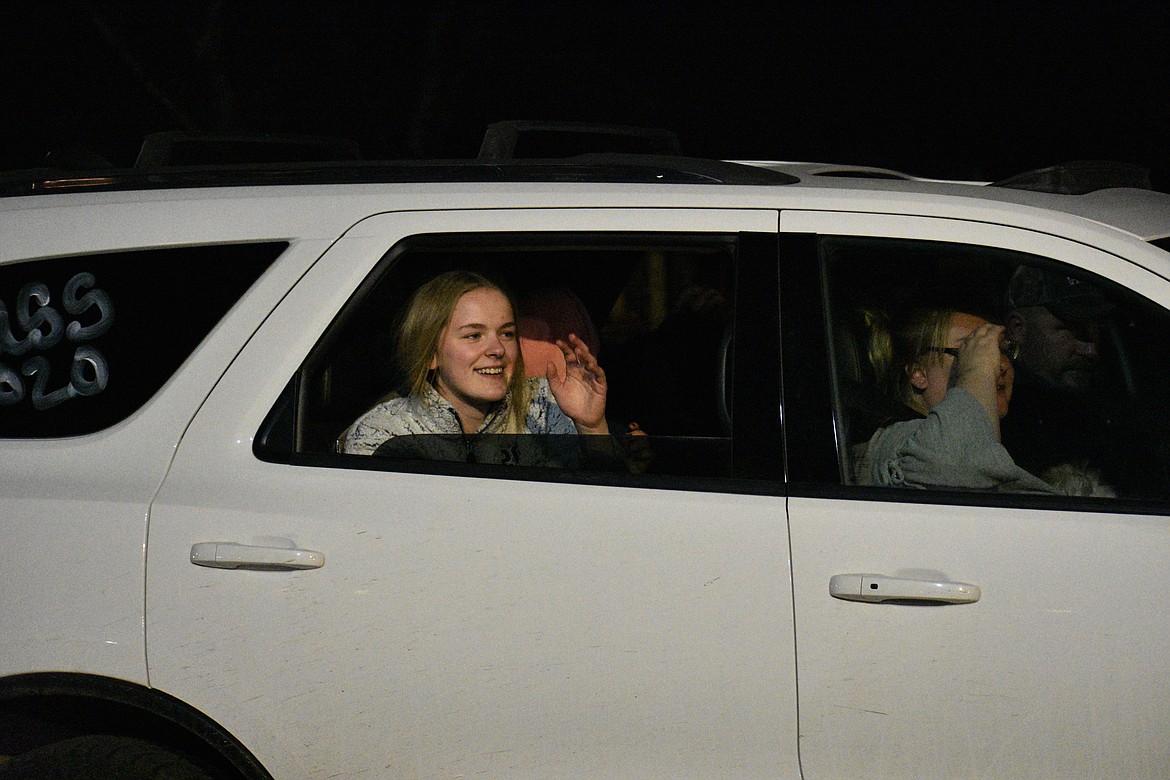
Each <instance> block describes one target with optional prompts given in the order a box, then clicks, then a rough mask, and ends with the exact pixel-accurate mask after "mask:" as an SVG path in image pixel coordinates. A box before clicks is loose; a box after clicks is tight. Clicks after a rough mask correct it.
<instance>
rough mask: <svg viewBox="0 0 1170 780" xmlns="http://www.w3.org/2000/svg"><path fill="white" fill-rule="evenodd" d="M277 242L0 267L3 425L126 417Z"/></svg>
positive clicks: (59, 427)
mask: <svg viewBox="0 0 1170 780" xmlns="http://www.w3.org/2000/svg"><path fill="white" fill-rule="evenodd" d="M286 246H287V244H284V243H279V244H275V243H268V244H248V245H240V246H210V247H184V248H180V249H158V250H144V251H136V252H116V253H110V254H100V255H85V256H81V257H63V258H55V259H52V260H37V261H35V262H27V263H17V264H12V265H4V266H0V436H3V437H7V438H16V437H38V438H42V437H61V436H76V435H80V434H86V433H92V432H95V431H99V430H101V429H103V428H106V427H108V426H110V425H113V424H114V423H116V422H119V421H120V420H122V419H124V418H126V417H128V416H129V415H130V414H132V413H133V412H135V411H136V410H137V409H139V408H140V407H141V406H142V405H143V404H144V403H146V401H147V400H148V399H149V398H150V397H151V396H152V395H154V394H155V393H156V392H157V391H158V389H159V388H160V387H162V385H163V383H164V382H166V381H167V379H169V378H170V376H171V375H172V374H173V373H174V372H175V370H176V369H177V368H178V367H179V365H180V364H181V363H182V362H183V361H184V360H186V358H187V356H188V355H190V354H191V352H192V351H193V350H194V349H195V347H196V346H197V345H198V344H199V342H200V341H202V340H203V338H204V337H205V336H206V335H207V333H208V332H209V331H210V330H211V328H212V327H213V326H214V325H215V323H216V322H218V321H219V320H220V318H221V317H223V315H224V314H225V313H226V312H227V310H228V309H229V308H230V307H231V306H232V304H234V303H235V302H236V301H237V300H238V299H239V297H240V296H241V295H243V293H244V291H245V290H247V289H248V287H249V286H250V285H251V284H252V283H253V282H254V281H255V280H256V279H257V278H258V277H259V275H260V274H261V273H262V272H263V271H264V269H265V268H267V267H268V266H269V265H270V264H271V263H272V261H273V260H274V259H275V258H276V257H277V256H278V255H279V254H280V253H281V252H282V251H283V250H284V248H285V247H286Z"/></svg>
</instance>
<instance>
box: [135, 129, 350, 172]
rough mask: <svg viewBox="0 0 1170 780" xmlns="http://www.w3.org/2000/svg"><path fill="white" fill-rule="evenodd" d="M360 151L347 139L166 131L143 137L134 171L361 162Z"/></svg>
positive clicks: (277, 134) (281, 134)
mask: <svg viewBox="0 0 1170 780" xmlns="http://www.w3.org/2000/svg"><path fill="white" fill-rule="evenodd" d="M361 158H362V155H361V151H360V149H359V148H358V145H357V143H356V142H354V141H351V140H349V139H348V138H329V137H326V136H316V135H290V134H286V133H211V132H188V131H182V130H178V131H169V132H165V133H153V134H151V135H148V136H146V138H145V139H144V140H143V142H142V148H141V149H140V150H139V152H138V159H137V160H135V161H134V167H135V168H136V169H142V168H170V167H174V166H177V165H224V164H228V165H230V164H233V163H277V162H283V163H305V162H332V161H342V160H360V159H361Z"/></svg>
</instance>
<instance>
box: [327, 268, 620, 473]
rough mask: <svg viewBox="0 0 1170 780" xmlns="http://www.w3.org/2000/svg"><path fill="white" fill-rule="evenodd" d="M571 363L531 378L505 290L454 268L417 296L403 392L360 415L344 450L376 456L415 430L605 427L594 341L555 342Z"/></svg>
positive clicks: (406, 337) (403, 339)
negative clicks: (588, 343)
mask: <svg viewBox="0 0 1170 780" xmlns="http://www.w3.org/2000/svg"><path fill="white" fill-rule="evenodd" d="M558 346H559V347H560V349H561V352H562V353H563V354H564V356H565V362H566V370H565V372H564V375H563V376H562V375H560V374H559V373H558V372H557V370H556V368H555V367H554V366H553V365H552V364H550V365H548V366H546V367H545V376H543V377H534V378H531V379H526V378H525V372H524V363H523V360H524V359H523V356H522V355H521V352H520V344H519V339H518V337H517V334H516V322H515V307H514V306H513V305H512V302H511V300H510V299H509V298H508V296H507V294H506V293H505V292H504V290H503V289H502V288H501V287H500V286H499V285H497V284H495V283H494V282H492V281H491V280H490V279H488V278H487V277H484V276H481V275H480V274H476V273H472V272H470V271H450V272H448V273H445V274H442V275H440V276H437V277H435V278H434V279H432V280H431V281H429V282H427V283H426V284H424V285H423V286H422V287H420V288H419V289H418V290H417V291H416V292H415V294H414V296H413V297H412V298H411V301H410V303H409V305H408V307H407V311H406V316H405V317H404V319H403V324H402V328H401V331H400V334H399V342H398V358H399V362H400V364H401V366H402V368H403V369H404V371H405V372H406V376H407V381H406V383H405V384H406V387H405V388H404V389H405V390H406V393H405V395H404V396H401V397H398V398H392V399H390V400H389V401H384V402H382V403H380V404H378V405H376V406H375V407H374V408H372V409H370V410H369V411H368V412H366V413H365V414H363V415H362V416H361V417H360V418H358V420H357V421H356V422H354V423H353V425H351V426H350V427H349V429H348V430H347V431H346V433H345V435H344V445H343V451H344V452H347V453H351V454H367V455H368V454H372V453H373V452H374V451H375V450H377V449H378V448H379V447H380V446H381V445H382V444H383V443H385V442H386V441H388V440H390V439H392V438H394V437H396V436H403V435H412V434H431V433H437V434H453V433H454V434H476V433H501V434H521V433H544V434H550V433H551V434H566V433H568V434H573V433H583V434H606V433H608V432H609V428H608V425H607V423H606V420H605V398H606V380H605V372H604V371H603V370H602V369H601V366H600V365H598V363H597V359H596V358H595V357H594V356H593V354H592V353H591V352H590V350H589V347H588V346H586V344H585V343H584V342H583V341H581V339H579V338H577V337H576V336H575V335H572V334H571V335H570V336H569V339H568V341H560V342H558Z"/></svg>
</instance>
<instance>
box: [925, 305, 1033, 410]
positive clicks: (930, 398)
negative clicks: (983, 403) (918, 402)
mask: <svg viewBox="0 0 1170 780" xmlns="http://www.w3.org/2000/svg"><path fill="white" fill-rule="evenodd" d="M986 323H987V320H985V319H983V318H982V317H976V316H975V315H973V314H963V313H962V312H960V313H958V314H956V315H954V316H953V317H951V324H950V328H949V329H948V330H947V343H946V346H947V347H958V346H959V345H960V344H961V343H962V342H963V339H965V338H967V337H968V336H970V335H971V333H972V332H974V330H975V329H976V328H978V327H979V326H980V325H985V324H986ZM954 365H955V357H954V356H953V355H948V354H939V355H934V356H932V358H931V359H928V360H927V361H926V362H925V363H924V364H923V365H922V368H921V371H922V374H923V376H924V377H925V382H924V387H923V388H922V400H923V401H924V402H925V405H926V408H927V409H928V410H929V409H933V408H934V407H935V405H936V404H938V403H939V402H940V401H942V399H943V396H945V395H946V394H947V390H948V389H950V386H951V373H952V369H953V368H954ZM1014 382H1015V370H1014V369H1013V368H1012V362H1011V361H1010V360H1008V357H1007V355H1004V354H1002V352H1001V354H1000V356H999V373H998V374H997V375H996V380H995V400H996V408H997V410H998V412H999V416H1000V419H1002V418H1003V416H1004V415H1006V414H1007V412H1008V404H1009V403H1010V402H1011V400H1012V385H1013V383H1014Z"/></svg>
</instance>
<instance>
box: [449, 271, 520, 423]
mask: <svg viewBox="0 0 1170 780" xmlns="http://www.w3.org/2000/svg"><path fill="white" fill-rule="evenodd" d="M519 350H520V346H519V341H518V340H517V338H516V323H515V318H514V317H513V315H512V307H511V305H509V303H508V299H507V297H505V296H504V294H503V293H502V292H500V291H499V290H493V289H490V288H486V287H481V288H480V289H478V290H472V291H471V292H469V293H466V294H464V296H463V297H462V298H460V299H459V301H458V302H457V303H456V304H455V310H454V312H452V314H451V322H450V323H449V324H448V325H447V329H446V330H445V331H444V332H443V335H442V337H441V338H440V339H439V347H438V350H437V351H436V352H435V356H434V357H433V358H432V359H431V366H430V367H431V370H432V371H434V372H435V388H436V389H437V390H438V391H439V395H441V396H443V397H444V398H445V399H447V401H449V402H450V403H451V405H452V406H454V407H455V410H456V411H458V412H461V413H462V412H463V411H464V410H465V409H466V408H467V407H470V408H472V409H474V410H476V411H477V412H478V413H479V414H480V415H483V414H486V413H487V412H488V411H489V410H490V409H491V407H492V406H493V405H494V404H496V403H499V402H500V401H502V400H503V398H504V396H505V395H506V394H507V392H508V387H509V385H510V384H511V381H512V374H513V371H514V369H515V366H516V355H517V353H518V352H519Z"/></svg>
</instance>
